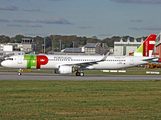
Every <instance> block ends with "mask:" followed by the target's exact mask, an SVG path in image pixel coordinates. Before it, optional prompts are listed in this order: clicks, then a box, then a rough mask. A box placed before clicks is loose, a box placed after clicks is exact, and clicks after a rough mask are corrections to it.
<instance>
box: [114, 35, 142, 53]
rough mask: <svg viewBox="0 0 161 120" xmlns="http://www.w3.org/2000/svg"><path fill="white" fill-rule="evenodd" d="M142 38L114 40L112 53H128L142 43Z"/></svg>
mask: <svg viewBox="0 0 161 120" xmlns="http://www.w3.org/2000/svg"><path fill="white" fill-rule="evenodd" d="M143 42H144V41H143V39H141V40H136V39H130V38H128V39H126V40H125V39H123V38H121V40H118V41H114V55H130V54H132V53H133V52H135V51H136V50H137V49H138V48H139V46H140V45H141V44H142V43H143Z"/></svg>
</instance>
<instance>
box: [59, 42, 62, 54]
mask: <svg viewBox="0 0 161 120" xmlns="http://www.w3.org/2000/svg"><path fill="white" fill-rule="evenodd" d="M59 41H60V52H61V41H62V40H59Z"/></svg>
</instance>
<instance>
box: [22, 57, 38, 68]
mask: <svg viewBox="0 0 161 120" xmlns="http://www.w3.org/2000/svg"><path fill="white" fill-rule="evenodd" d="M24 59H26V60H27V69H30V68H31V66H35V67H36V66H37V56H36V55H24Z"/></svg>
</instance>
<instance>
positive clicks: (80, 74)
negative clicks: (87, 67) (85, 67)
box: [75, 72, 84, 77]
mask: <svg viewBox="0 0 161 120" xmlns="http://www.w3.org/2000/svg"><path fill="white" fill-rule="evenodd" d="M75 75H76V76H81V77H82V76H84V73H83V72H76V74H75Z"/></svg>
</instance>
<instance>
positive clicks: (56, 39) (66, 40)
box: [0, 35, 133, 52]
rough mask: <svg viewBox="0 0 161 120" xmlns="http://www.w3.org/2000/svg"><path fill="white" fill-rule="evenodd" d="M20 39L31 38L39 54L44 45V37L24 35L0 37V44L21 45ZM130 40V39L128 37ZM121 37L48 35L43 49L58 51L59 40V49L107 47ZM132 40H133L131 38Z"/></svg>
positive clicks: (111, 45)
mask: <svg viewBox="0 0 161 120" xmlns="http://www.w3.org/2000/svg"><path fill="white" fill-rule="evenodd" d="M128 37H130V36H124V38H125V39H127V38H128ZM22 38H31V39H34V44H35V45H37V50H38V51H39V52H41V51H42V49H43V47H42V45H43V44H44V37H41V36H36V37H27V36H24V35H16V36H15V37H11V38H10V37H9V36H5V35H1V36H0V43H21V42H22ZM130 38H132V37H130ZM120 39H121V37H119V36H113V37H111V38H106V39H103V40H100V39H98V38H97V37H96V36H93V37H92V38H87V37H85V36H84V37H77V36H76V35H71V36H66V35H65V36H62V35H50V36H48V37H45V49H46V52H48V51H51V50H52V49H53V50H54V51H60V40H61V48H62V49H64V48H73V47H75V48H77V47H80V46H84V45H85V44H87V43H107V45H108V47H113V46H114V41H115V40H120ZM132 39H133V38H132Z"/></svg>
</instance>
